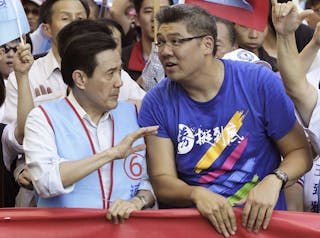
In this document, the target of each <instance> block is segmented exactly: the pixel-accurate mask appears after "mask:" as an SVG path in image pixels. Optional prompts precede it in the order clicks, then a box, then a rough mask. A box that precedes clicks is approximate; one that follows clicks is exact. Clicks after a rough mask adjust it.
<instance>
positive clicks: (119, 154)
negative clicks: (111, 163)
mask: <svg viewBox="0 0 320 238" xmlns="http://www.w3.org/2000/svg"><path fill="white" fill-rule="evenodd" d="M158 129H159V126H148V127H142V128H140V129H138V130H136V131H134V132H132V133H130V134H128V135H127V136H126V137H125V138H124V139H123V140H122V141H120V142H119V144H118V145H116V146H114V147H113V148H112V153H113V156H112V157H113V158H115V159H122V158H126V157H128V156H129V155H130V154H132V153H135V152H138V151H141V150H144V149H145V148H146V145H145V144H140V145H137V146H133V143H134V142H135V141H136V140H138V139H140V138H142V137H145V136H148V135H156V134H157V132H158Z"/></svg>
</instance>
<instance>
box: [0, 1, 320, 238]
mask: <svg viewBox="0 0 320 238" xmlns="http://www.w3.org/2000/svg"><path fill="white" fill-rule="evenodd" d="M106 2H107V1H99V3H98V2H96V1H94V0H22V4H23V6H24V10H25V13H26V16H27V19H28V21H29V24H30V33H28V34H27V35H26V36H24V40H25V42H24V43H23V42H21V41H20V39H14V40H12V41H10V42H7V43H5V44H4V45H1V46H0V81H1V84H0V104H1V105H2V106H1V108H0V122H1V127H0V129H1V134H2V137H1V142H2V147H1V149H2V151H1V153H2V159H1V163H0V165H1V171H0V173H2V174H3V175H2V176H1V177H2V181H1V186H2V188H3V189H2V190H3V191H5V193H6V195H3V196H2V197H1V204H0V205H1V207H78V208H102V209H106V211H107V212H106V218H107V219H108V220H110V221H111V222H113V223H115V224H117V223H123V222H124V221H125V220H126V219H128V218H129V216H130V213H131V212H132V211H135V210H142V209H163V208H168V209H170V208H177V207H196V208H197V209H198V211H199V212H200V214H201V215H203V217H205V218H207V219H208V220H209V221H210V223H211V224H212V226H213V227H214V228H215V230H216V231H217V232H218V233H220V234H222V235H223V236H225V237H229V236H230V235H234V234H236V232H237V226H236V217H235V214H234V211H233V209H232V208H233V207H241V208H242V209H243V215H242V221H241V223H242V226H244V227H245V228H246V229H247V231H248V232H251V231H253V232H255V233H258V232H259V230H260V229H267V227H268V224H269V222H270V219H271V216H272V212H273V210H292V211H301V212H303V211H304V212H317V213H319V212H320V204H319V203H320V160H319V159H318V158H319V156H318V155H319V153H320V127H319V125H320V122H319V120H320V106H319V105H320V99H319V96H318V95H319V89H320V79H319V70H320V54H318V52H319V48H320V23H317V22H318V21H320V17H319V16H320V15H319V14H320V11H319V5H320V1H314V0H312V1H311V0H307V1H300V2H297V1H285V0H278V1H277V0H270V7H269V17H268V21H267V24H266V26H265V29H264V31H263V32H260V31H257V30H256V29H251V28H249V27H247V26H243V25H239V24H237V23H232V22H229V21H227V20H225V19H221V18H218V17H215V16H213V15H211V14H209V13H208V12H207V11H206V10H205V9H202V8H200V7H198V6H194V5H190V4H181V1H179V4H177V1H171V0H160V1H159V4H160V6H159V11H158V12H157V13H155V10H157V8H155V6H154V1H153V0H131V1H127V0H113V1H112V5H111V6H110V5H104V4H105V3H106ZM318 18H319V20H317V19H318ZM2 34H3V33H2ZM153 61H158V62H161V64H160V63H159V64H160V67H161V69H160V71H161V72H158V71H159V67H158V66H157V65H156V63H155V64H153V63H154V62H153ZM146 68H148V70H146ZM146 71H148V73H146ZM156 71H157V72H156ZM150 72H152V73H151V74H150ZM162 74H164V75H165V77H163V78H159V77H160V76H159V75H162ZM153 75H157V76H153ZM148 77H150V78H148ZM148 80H149V81H153V85H152V87H151V88H149V87H147V86H146V81H148Z"/></svg>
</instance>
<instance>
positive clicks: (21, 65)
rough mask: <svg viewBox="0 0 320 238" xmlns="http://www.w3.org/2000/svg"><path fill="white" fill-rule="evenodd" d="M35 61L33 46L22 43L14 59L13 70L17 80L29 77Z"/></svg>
mask: <svg viewBox="0 0 320 238" xmlns="http://www.w3.org/2000/svg"><path fill="white" fill-rule="evenodd" d="M33 61H34V59H33V56H32V53H31V46H30V45H29V44H22V43H20V44H19V46H18V47H17V52H16V54H15V55H14V58H13V69H14V72H15V74H16V77H17V79H20V78H21V76H22V77H23V76H27V75H28V73H29V70H30V68H31V66H32V64H33Z"/></svg>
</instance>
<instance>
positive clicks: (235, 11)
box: [185, 0, 269, 31]
mask: <svg viewBox="0 0 320 238" xmlns="http://www.w3.org/2000/svg"><path fill="white" fill-rule="evenodd" d="M247 2H248V3H250V5H251V6H252V7H253V11H252V12H251V11H248V10H245V9H241V8H236V7H231V6H226V5H222V4H217V3H211V2H208V1H201V0H185V3H186V4H193V5H197V6H200V7H202V8H204V9H206V10H207V11H209V12H210V13H211V14H212V15H214V16H217V17H220V18H223V19H226V20H229V21H231V22H235V23H237V24H240V25H243V26H246V27H249V28H253V29H256V30H258V31H264V29H265V27H266V24H267V19H268V12H269V0H247Z"/></svg>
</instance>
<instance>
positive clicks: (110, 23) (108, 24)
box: [97, 18, 126, 47]
mask: <svg viewBox="0 0 320 238" xmlns="http://www.w3.org/2000/svg"><path fill="white" fill-rule="evenodd" d="M97 22H98V23H99V24H101V25H102V26H105V27H108V28H109V29H110V30H111V31H112V28H113V27H114V28H116V29H117V30H118V31H119V32H120V35H121V45H122V47H123V45H124V40H125V36H126V35H125V33H124V31H123V29H122V26H121V25H120V24H119V23H118V22H116V21H114V20H112V19H109V18H101V19H98V20H97Z"/></svg>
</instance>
